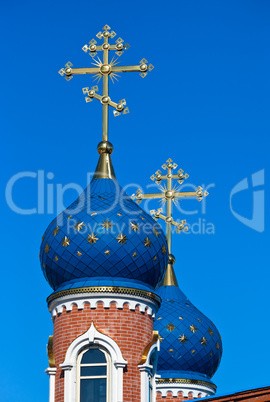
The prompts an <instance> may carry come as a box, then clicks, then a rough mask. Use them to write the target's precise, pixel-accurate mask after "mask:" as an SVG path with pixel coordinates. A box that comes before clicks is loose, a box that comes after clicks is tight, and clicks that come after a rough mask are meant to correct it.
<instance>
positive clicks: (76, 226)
mask: <svg viewBox="0 0 270 402" xmlns="http://www.w3.org/2000/svg"><path fill="white" fill-rule="evenodd" d="M84 226H85V225H84V224H83V222H81V221H79V222H78V223H76V225H75V226H74V228H75V230H78V232H79V231H80V230H81V229H82V228H83V227H84Z"/></svg>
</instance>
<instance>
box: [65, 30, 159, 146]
mask: <svg viewBox="0 0 270 402" xmlns="http://www.w3.org/2000/svg"><path fill="white" fill-rule="evenodd" d="M96 36H97V38H98V39H102V38H103V43H102V44H101V45H97V41H96V40H95V39H92V40H91V41H90V42H89V46H88V45H85V46H83V48H82V50H83V51H84V52H85V53H87V52H89V55H90V56H91V57H92V58H93V60H94V63H92V64H93V65H94V66H95V67H83V68H73V65H72V63H70V62H68V63H67V64H66V65H65V68H62V69H61V70H60V71H59V74H60V75H62V76H65V79H66V80H67V81H69V80H71V78H72V77H73V75H81V74H94V77H95V80H97V82H99V81H100V79H101V78H102V80H103V93H102V95H99V94H98V93H96V91H97V90H98V87H97V86H93V87H92V88H90V90H89V87H86V88H83V93H84V94H85V95H87V96H86V97H85V100H86V102H91V101H92V99H93V98H94V99H98V100H99V101H100V102H101V104H102V106H103V118H102V141H108V117H109V116H108V108H109V106H111V107H113V108H114V109H115V110H114V115H115V116H119V114H120V113H121V112H123V114H126V113H129V109H128V108H127V107H126V108H125V105H126V101H125V99H122V100H121V101H119V102H118V103H117V102H113V101H112V100H111V98H110V97H109V77H110V78H111V80H112V82H114V79H116V80H117V77H119V75H118V73H124V72H132V71H138V72H140V76H141V77H143V78H144V77H145V76H146V75H147V72H148V71H151V70H153V68H154V66H153V65H152V64H149V65H147V63H148V61H147V60H145V59H142V60H141V61H140V64H139V65H135V66H119V65H118V62H117V60H118V58H119V57H120V56H121V55H122V54H123V51H124V50H127V49H128V48H129V47H130V46H129V45H128V44H127V43H126V44H124V40H123V39H122V38H120V37H119V38H118V39H117V40H116V42H115V44H110V43H109V38H114V37H115V36H116V33H115V32H114V31H112V30H111V28H110V27H109V26H108V25H105V26H104V27H103V31H102V32H101V31H100V32H99V33H98V34H97V35H96ZM111 50H114V51H116V55H117V56H118V58H115V56H114V57H113V58H112V59H111V60H110V61H109V52H110V51H111ZM98 51H102V52H103V61H101V60H100V58H99V57H98V56H97V52H98ZM96 56H97V59H95V57H96ZM117 81H118V80H117Z"/></svg>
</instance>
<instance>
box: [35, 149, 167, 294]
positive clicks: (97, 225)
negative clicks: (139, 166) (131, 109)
mask: <svg viewBox="0 0 270 402" xmlns="http://www.w3.org/2000/svg"><path fill="white" fill-rule="evenodd" d="M98 150H99V153H100V159H99V162H98V165H97V169H96V173H95V175H94V177H93V179H92V181H91V183H90V184H89V186H88V187H87V188H86V189H85V191H84V192H83V193H82V194H81V195H80V196H79V197H78V199H77V200H76V201H74V202H73V203H72V204H71V205H70V206H69V207H68V208H67V209H66V210H65V211H63V212H62V213H60V214H59V215H58V216H57V218H56V219H54V220H53V221H52V222H51V224H50V225H49V226H48V228H47V230H46V232H45V233H44V236H43V239H42V244H41V249H40V260H41V266H42V270H43V273H44V276H45V278H46V279H47V281H48V282H49V284H50V286H51V287H52V288H53V289H54V290H57V291H58V290H63V289H68V288H71V287H72V288H76V287H84V286H96V285H98V284H101V283H102V285H106V286H121V285H122V286H133V287H139V288H140V289H142V288H143V289H144V288H146V289H148V290H149V289H151V290H153V289H154V288H155V287H156V285H157V284H158V283H159V282H160V280H161V279H162V277H163V276H164V273H165V268H166V265H167V261H168V251H167V242H166V237H165V235H164V233H163V231H162V229H161V227H160V226H159V225H158V224H157V223H156V222H155V221H154V220H153V219H152V217H151V216H150V215H148V214H147V213H146V212H145V211H144V210H142V209H141V208H140V207H139V206H138V205H137V204H136V203H135V202H134V201H133V200H132V199H131V198H130V197H129V196H128V195H127V194H126V193H125V191H124V190H123V189H122V188H121V187H120V186H119V184H118V182H117V181H116V178H115V173H114V170H113V166H112V163H111V159H110V154H111V152H112V146H111V144H110V143H108V142H107V143H104V142H103V143H101V144H99V148H98Z"/></svg>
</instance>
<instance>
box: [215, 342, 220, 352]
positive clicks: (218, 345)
mask: <svg viewBox="0 0 270 402" xmlns="http://www.w3.org/2000/svg"><path fill="white" fill-rule="evenodd" d="M216 348H217V350H218V349H219V348H220V344H219V343H218V342H217V343H216Z"/></svg>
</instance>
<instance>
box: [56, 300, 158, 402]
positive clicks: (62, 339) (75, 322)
mask: <svg viewBox="0 0 270 402" xmlns="http://www.w3.org/2000/svg"><path fill="white" fill-rule="evenodd" d="M92 321H94V323H95V326H96V328H97V329H98V330H99V331H100V332H102V333H104V334H106V335H108V336H110V337H111V338H113V340H114V341H115V342H116V343H117V344H118V346H119V347H120V349H121V352H122V354H123V357H124V359H125V360H126V361H127V362H128V365H127V371H126V372H124V379H123V382H124V389H123V401H126V402H139V401H140V398H141V388H140V382H141V376H140V371H139V369H138V364H139V362H140V360H141V357H142V352H143V350H144V348H145V347H146V345H147V344H148V343H149V342H151V340H152V332H153V319H152V317H151V316H149V315H147V314H145V313H141V312H140V311H139V307H136V309H135V311H131V310H130V309H129V307H128V305H127V304H125V305H124V306H123V309H122V310H119V309H117V307H116V304H115V303H112V304H111V306H110V308H108V309H105V308H104V306H103V303H102V302H100V303H98V304H97V308H96V309H90V306H89V304H85V306H84V309H83V310H78V308H77V306H76V305H74V306H73V308H72V311H70V312H66V311H65V310H64V311H63V313H61V314H58V315H57V316H56V317H54V343H53V350H54V356H55V363H56V367H57V372H56V378H55V402H63V401H64V372H63V370H62V369H61V367H60V366H59V365H60V364H61V363H63V362H64V359H65V354H66V351H67V349H68V347H69V346H70V344H71V342H72V341H73V340H74V339H75V338H77V337H78V336H80V335H81V334H83V333H84V332H86V331H87V330H88V329H89V327H90V326H91V324H92Z"/></svg>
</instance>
